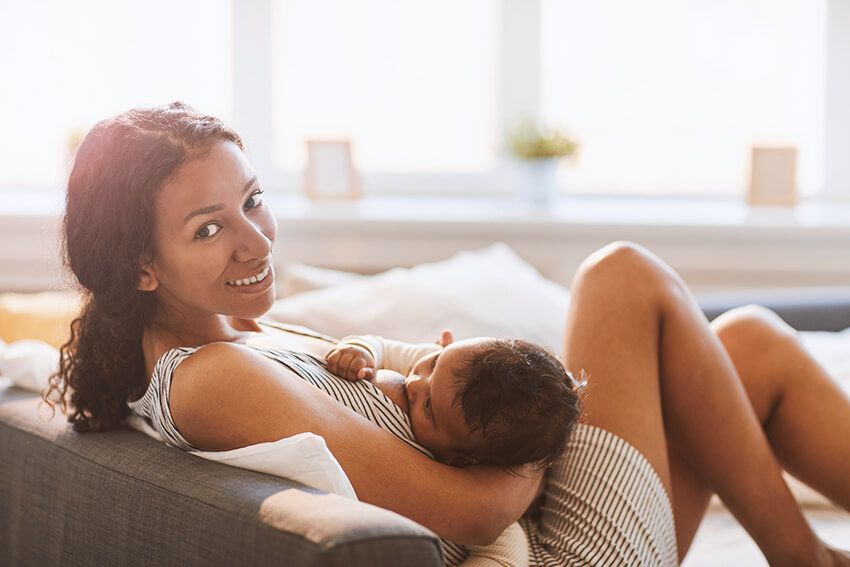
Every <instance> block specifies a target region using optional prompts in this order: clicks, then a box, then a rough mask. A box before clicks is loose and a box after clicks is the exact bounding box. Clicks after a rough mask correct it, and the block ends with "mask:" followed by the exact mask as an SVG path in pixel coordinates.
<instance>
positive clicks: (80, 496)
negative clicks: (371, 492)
mask: <svg viewBox="0 0 850 567" xmlns="http://www.w3.org/2000/svg"><path fill="white" fill-rule="evenodd" d="M38 405H39V398H38V397H36V396H32V395H31V394H30V395H23V394H22V393H21V392H20V391H17V389H15V388H12V387H10V388H7V389H6V390H4V391H0V455H3V458H2V459H0V510H3V513H2V514H0V564H3V565H24V564H26V565H42V564H44V565H47V564H49V565H225V564H228V565H229V564H242V565H304V566H313V565H316V566H318V565H339V566H343V565H387V566H389V565H393V566H395V565H432V566H437V565H441V564H442V562H441V560H440V550H439V545H438V542H437V539H436V537H435V536H434V534H433V533H431V532H430V531H429V530H427V529H425V528H423V527H422V526H420V525H418V524H416V523H415V522H412V521H410V520H408V519H406V518H404V517H402V516H399V515H398V514H395V513H393V512H389V511H387V510H383V509H380V508H377V507H374V506H370V505H368V504H364V503H359V502H354V501H352V500H350V499H347V498H343V497H340V496H335V495H329V494H325V493H323V492H320V491H317V490H312V489H307V488H304V487H302V486H299V485H297V484H295V483H293V482H291V481H287V480H285V479H281V478H278V477H273V476H269V475H265V474H260V473H255V472H252V471H247V470H242V469H236V468H233V467H229V466H226V465H222V464H218V463H213V462H210V461H207V460H204V459H201V458H199V457H194V456H192V455H189V454H187V453H184V452H182V451H180V450H177V449H173V448H169V447H166V446H165V445H163V444H162V443H158V442H157V441H154V440H153V439H150V438H148V437H146V436H145V435H143V434H141V433H139V432H137V431H134V430H130V429H128V428H118V429H116V430H115V431H112V432H109V433H89V434H82V435H81V434H77V433H74V432H73V431H72V430H70V428H69V426H68V425H67V423H65V421H64V419H62V418H61V416H57V417H56V418H55V419H53V420H51V421H45V420H44V419H42V418H41V417H39V415H38Z"/></svg>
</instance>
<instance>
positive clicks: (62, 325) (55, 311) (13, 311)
mask: <svg viewBox="0 0 850 567" xmlns="http://www.w3.org/2000/svg"><path fill="white" fill-rule="evenodd" d="M80 307H81V301H80V297H79V295H78V294H77V293H75V292H72V291H44V292H39V293H11V292H6V293H0V339H2V340H3V341H4V342H7V343H11V342H14V341H18V340H21V339H39V340H42V341H44V342H46V343H47V344H49V345H50V346H53V347H56V348H59V347H61V346H62V345H63V344H64V343H65V342H66V341H67V340H68V337H69V336H70V325H71V321H72V320H73V319H74V317H76V316H77V315H78V314H79V312H80Z"/></svg>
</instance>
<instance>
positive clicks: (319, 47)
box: [0, 0, 844, 196]
mask: <svg viewBox="0 0 850 567" xmlns="http://www.w3.org/2000/svg"><path fill="white" fill-rule="evenodd" d="M826 6H827V0H742V1H735V0H645V1H643V2H629V1H627V0H595V1H593V2H589V1H586V0H536V1H534V2H529V3H510V2H506V1H505V0H502V1H497V0H463V1H460V2H458V1H456V0H432V1H429V2H420V1H404V2H386V1H384V0H359V1H357V2H350V1H348V0H265V1H262V2H245V3H240V2H239V0H151V1H148V2H134V1H122V2H115V1H113V0H76V1H74V2H65V1H63V0H38V1H32V2H24V1H21V2H0V73H2V76H3V78H4V88H3V90H2V92H1V93H0V97H2V98H1V99H0V124H2V127H3V129H4V134H5V135H4V136H3V137H2V138H0V189H2V188H27V187H48V188H53V189H56V188H60V187H61V186H62V184H63V178H64V177H65V176H66V175H67V170H68V158H69V156H70V149H71V147H72V146H73V144H74V143H75V142H76V141H77V140H78V139H79V136H80V134H81V133H82V132H84V131H86V130H87V129H88V128H90V127H91V125H92V124H94V123H95V122H96V121H97V120H100V119H102V118H104V117H106V116H109V115H112V114H114V113H117V112H120V111H122V110H125V109H127V108H130V107H133V106H137V105H142V104H162V103H166V102H169V101H172V100H184V101H186V102H188V103H190V104H192V105H194V106H196V107H198V108H199V109H201V110H203V111H206V112H209V113H212V114H215V115H218V116H221V117H222V118H224V119H225V120H227V121H234V120H235V121H236V123H235V126H236V127H237V128H239V129H240V131H242V133H243V134H244V135H246V139H247V140H248V141H249V142H250V143H249V150H250V151H252V152H254V156H258V155H260V154H262V156H264V157H263V159H257V160H256V162H257V164H258V165H259V166H260V169H261V170H262V172H263V174H264V177H265V179H266V181H267V183H268V186H269V187H273V188H289V189H292V190H297V189H299V188H300V183H301V181H300V175H301V173H302V171H303V167H304V162H305V140H307V139H331V138H332V139H340V138H342V139H348V140H350V141H351V142H352V149H353V157H354V163H355V166H356V167H357V168H358V170H359V171H360V172H361V173H362V174H363V176H364V179H366V183H365V185H366V186H365V187H364V188H365V190H366V191H367V193H368V192H369V191H370V189H371V190H374V189H375V188H376V187H379V189H380V191H402V192H404V191H407V192H414V193H415V192H420V193H425V192H427V193H429V194H433V192H434V190H437V193H439V192H440V191H442V194H452V191H453V189H454V187H458V188H460V189H467V190H471V191H472V192H473V193H474V192H476V191H478V192H479V193H477V194H481V192H483V193H484V194H497V193H498V192H499V191H503V190H505V189H506V188H508V185H509V183H508V181H509V180H508V179H507V176H506V175H505V174H504V173H505V171H506V170H505V167H506V164H507V163H508V162H507V161H506V157H507V154H506V150H505V148H506V130H507V129H508V128H510V126H511V125H512V124H513V123H515V122H513V121H514V120H515V119H516V118H517V116H516V115H517V112H518V111H523V112H526V111H527V113H528V115H529V116H532V117H534V116H536V117H537V118H539V119H541V120H542V122H543V123H544V124H548V125H553V126H560V127H563V128H565V129H566V130H567V132H568V133H569V134H570V135H571V136H572V137H574V138H575V139H576V141H577V142H578V143H579V145H580V150H579V152H578V154H577V155H576V156H575V157H574V158H573V159H571V160H568V161H565V162H563V163H562V164H561V167H560V173H559V180H560V185H561V188H562V189H564V190H566V191H567V192H571V193H592V194H599V193H621V194H622V193H631V194H679V195H681V194H686V195H696V194H701V195H734V196H742V195H744V194H745V192H746V190H747V187H748V184H749V179H748V175H749V169H750V156H751V149H752V147H753V146H764V145H766V146H795V147H796V148H797V149H798V161H797V181H798V187H799V191H800V193H801V194H803V195H804V196H805V195H814V194H817V193H818V192H820V191H821V190H822V189H823V187H824V185H825V184H829V183H832V185H833V186H834V185H836V183H840V180H839V181H836V180H832V181H830V180H825V179H824V176H825V173H824V171H825V168H824V155H825V153H826V151H825V144H826V142H825V140H827V139H830V138H829V136H828V135H827V133H826V131H825V124H830V123H829V122H828V118H827V117H825V112H827V110H826V109H825V100H826V99H827V98H828V97H827V94H828V92H832V91H827V88H826V86H825V84H826V73H827V68H826V62H827V46H826V39H825V38H826V35H827V29H826V24H827V20H826V11H827V7H826ZM537 7H539V8H540V12H539V18H538V12H537ZM246 14H252V15H251V16H250V17H247V18H246V17H244V16H245V15H246ZM257 14H258V15H257ZM517 14H519V15H520V16H522V17H521V18H519V19H520V20H523V21H522V22H518V21H517V19H518V18H517V17H516V16H517ZM240 15H241V16H242V17H237V16H240ZM252 18H253V19H252ZM523 18H524V19H523ZM246 21H247V22H248V23H247V24H246V23H245V22H246ZM529 22H531V24H529ZM538 24H539V25H538ZM234 34H236V35H235V36H234ZM833 34H834V32H833ZM257 35H260V36H262V37H263V38H266V39H267V41H254V39H255V36H257ZM234 37H237V38H239V41H236V40H234ZM234 45H239V46H242V48H240V49H236V48H234ZM246 45H247V46H248V49H244V47H245V46H246ZM251 46H254V47H255V50H254V51H253V52H252V51H251V49H250V48H251ZM266 46H269V47H266ZM258 55H259V56H258ZM234 57H236V58H237V59H234ZM538 59H539V61H538ZM517 61H520V62H522V64H521V65H519V66H518V63H517ZM526 61H527V64H525V62H526ZM538 69H539V71H538ZM234 76H236V77H239V84H238V87H239V89H234ZM252 89H253V90H254V92H263V93H270V94H269V95H268V96H266V98H262V97H258V98H250V97H248V98H246V97H244V96H243V95H242V94H239V93H244V92H246V91H250V90H252ZM836 92H837V91H836ZM841 92H843V91H841ZM833 96H835V95H834V94H833ZM257 101H260V102H259V103H257ZM516 101H521V104H520V105H519V107H518V106H517V105H516V104H515V102H516ZM833 114H834V112H833ZM258 124H259V125H261V126H262V127H260V128H257V127H256V126H257V125H258ZM258 132H259V134H257V133H258ZM833 137H835V136H833ZM838 142H841V140H839V141H838ZM838 142H833V143H832V146H829V147H832V148H833V153H834V151H835V147H840V143H838ZM842 143H843V142H842ZM836 144H838V145H836ZM378 178H380V181H376V180H377V179H378ZM369 183H372V185H369ZM441 184H442V185H441ZM380 191H378V192H380ZM839 191H844V189H841V188H839V189H838V190H837V192H839Z"/></svg>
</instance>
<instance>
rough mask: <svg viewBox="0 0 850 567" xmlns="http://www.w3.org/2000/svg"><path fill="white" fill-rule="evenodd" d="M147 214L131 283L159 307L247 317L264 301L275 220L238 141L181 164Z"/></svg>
mask: <svg viewBox="0 0 850 567" xmlns="http://www.w3.org/2000/svg"><path fill="white" fill-rule="evenodd" d="M155 216H156V226H155V230H154V257H153V259H152V260H151V261H150V262H149V263H147V264H144V265H143V266H142V276H141V278H140V282H139V289H142V290H145V291H154V293H156V296H157V299H158V300H159V303H160V305H161V306H162V307H163V308H164V309H165V310H166V312H167V313H169V314H178V315H182V316H184V317H186V318H187V319H192V318H194V317H204V316H208V315H215V314H222V315H234V316H237V317H244V318H254V317H258V316H260V315H262V314H263V313H265V312H266V311H267V310H268V309H269V308H270V307H271V305H272V302H273V301H274V297H275V291H274V271H273V268H272V244H273V243H274V239H275V235H276V234H277V223H276V221H275V218H274V215H273V214H272V211H271V210H270V209H269V207H268V206H267V205H266V204H265V203H264V202H263V192H262V190H261V189H260V187H259V184H258V183H257V176H256V175H255V174H254V170H253V168H252V167H251V165H250V164H249V163H248V160H247V159H246V158H245V154H244V153H243V152H242V150H241V149H240V148H239V146H237V145H236V144H234V143H232V142H219V143H217V144H215V146H213V148H212V150H211V151H210V152H209V153H208V154H207V155H205V156H203V157H200V158H197V159H194V160H192V161H189V162H187V163H186V164H184V165H183V166H182V167H181V168H180V169H179V170H178V171H177V172H176V173H175V175H174V176H172V177H171V178H170V179H169V180H168V181H167V182H166V183H165V184H164V185H163V187H162V188H161V190H160V191H159V194H158V195H157V197H156V202H155Z"/></svg>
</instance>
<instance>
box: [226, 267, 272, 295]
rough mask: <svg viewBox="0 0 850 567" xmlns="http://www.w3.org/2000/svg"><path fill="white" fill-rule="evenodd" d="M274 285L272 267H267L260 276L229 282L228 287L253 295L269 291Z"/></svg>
mask: <svg viewBox="0 0 850 567" xmlns="http://www.w3.org/2000/svg"><path fill="white" fill-rule="evenodd" d="M269 276H271V277H269ZM272 283H274V271H273V270H272V267H271V265H269V266H266V268H265V269H264V270H263V271H261V272H260V273H259V274H256V275H253V276H250V277H247V278H243V279H239V280H232V281H229V282H227V285H228V286H230V287H234V288H238V289H239V291H244V292H252V293H253V292H257V291H265V290H267V289H268V288H269V286H270V285H271V284H272Z"/></svg>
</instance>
